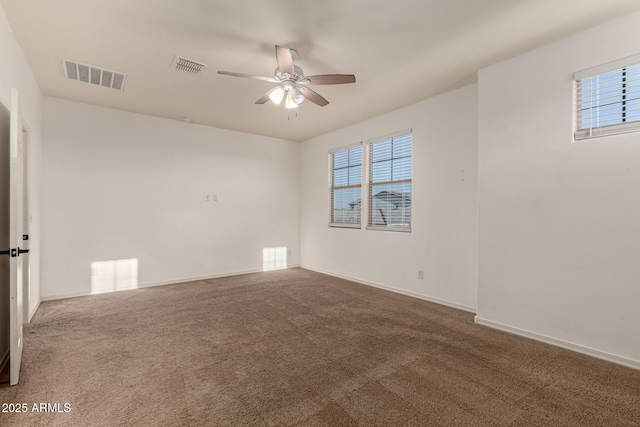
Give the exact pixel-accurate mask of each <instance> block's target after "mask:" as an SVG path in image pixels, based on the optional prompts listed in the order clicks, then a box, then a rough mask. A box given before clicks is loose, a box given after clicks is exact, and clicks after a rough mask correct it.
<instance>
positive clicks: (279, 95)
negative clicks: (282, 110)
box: [269, 87, 284, 105]
mask: <svg viewBox="0 0 640 427" xmlns="http://www.w3.org/2000/svg"><path fill="white" fill-rule="evenodd" d="M283 98H284V89H283V88H281V87H277V88H275V89H274V90H272V91H271V93H270V94H269V99H271V100H272V101H273V103H274V104H277V105H280V103H281V102H282V99H283Z"/></svg>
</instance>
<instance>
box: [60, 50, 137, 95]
mask: <svg viewBox="0 0 640 427" xmlns="http://www.w3.org/2000/svg"><path fill="white" fill-rule="evenodd" d="M60 64H61V65H62V74H64V77H65V78H66V79H69V80H75V81H78V82H84V83H90V84H92V85H96V86H102V87H107V88H110V89H115V90H119V91H123V90H124V84H125V82H126V81H127V75H126V74H124V73H121V72H120V71H114V70H109V69H108V68H104V67H99V66H97V65H91V64H86V63H84V62H79V61H75V60H73V59H67V58H60Z"/></svg>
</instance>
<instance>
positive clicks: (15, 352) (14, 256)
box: [9, 89, 24, 385]
mask: <svg viewBox="0 0 640 427" xmlns="http://www.w3.org/2000/svg"><path fill="white" fill-rule="evenodd" d="M10 114H11V118H10V131H9V133H10V135H9V163H10V164H9V180H10V181H9V250H10V255H9V256H10V261H9V275H10V277H9V288H10V291H9V295H10V300H11V308H10V309H9V316H10V319H9V325H10V326H9V327H10V329H11V333H10V341H11V342H10V347H9V348H10V353H9V358H10V359H9V360H10V365H11V366H10V378H9V380H10V383H11V385H15V384H18V378H19V376H20V361H21V360H22V346H23V340H22V323H23V322H22V320H23V307H22V296H23V293H22V257H21V256H20V255H21V248H20V247H21V245H22V222H23V216H22V210H23V200H22V198H23V191H24V188H23V186H22V179H23V172H24V171H23V163H22V117H21V114H20V104H19V102H18V90H17V89H11V113H10Z"/></svg>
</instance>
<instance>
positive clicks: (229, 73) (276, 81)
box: [218, 71, 280, 83]
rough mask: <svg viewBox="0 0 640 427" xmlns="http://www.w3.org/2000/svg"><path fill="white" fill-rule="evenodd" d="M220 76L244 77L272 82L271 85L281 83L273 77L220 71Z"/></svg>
mask: <svg viewBox="0 0 640 427" xmlns="http://www.w3.org/2000/svg"><path fill="white" fill-rule="evenodd" d="M218 74H222V75H223V76H233V77H244V78H247V79H253V80H264V81H265V82H271V83H279V82H280V81H279V80H278V79H275V78H273V77H264V76H254V75H253V74H242V73H232V72H231V71H218Z"/></svg>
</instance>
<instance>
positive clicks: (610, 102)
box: [574, 55, 640, 140]
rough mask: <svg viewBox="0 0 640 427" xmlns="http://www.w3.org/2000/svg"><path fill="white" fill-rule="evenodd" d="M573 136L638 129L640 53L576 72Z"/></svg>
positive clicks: (594, 135)
mask: <svg viewBox="0 0 640 427" xmlns="http://www.w3.org/2000/svg"><path fill="white" fill-rule="evenodd" d="M574 78H575V80H576V95H577V96H576V98H577V99H576V102H577V106H576V111H577V123H576V133H575V139H576V140H580V139H587V138H594V137H598V136H607V135H615V134H620V133H627V132H638V131H640V55H636V56H634V57H630V58H625V59H622V60H619V61H615V62H612V63H609V64H604V65H601V66H598V67H594V68H590V69H588V70H584V71H581V72H578V73H575V75H574Z"/></svg>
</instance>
